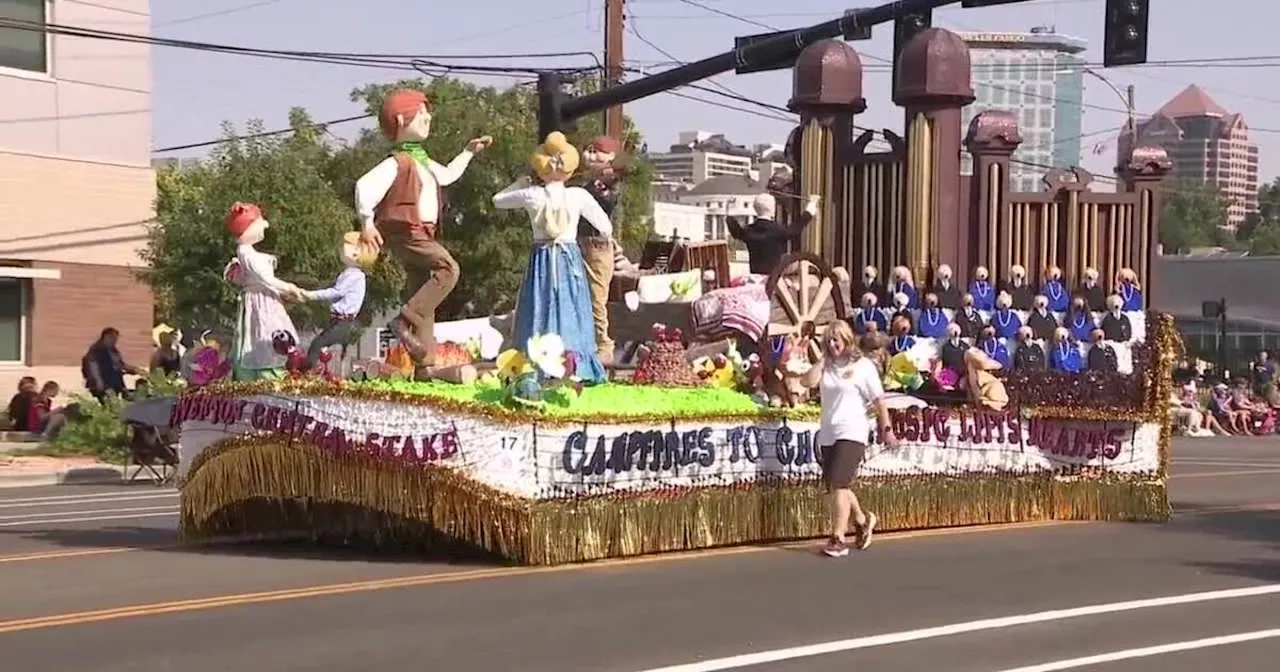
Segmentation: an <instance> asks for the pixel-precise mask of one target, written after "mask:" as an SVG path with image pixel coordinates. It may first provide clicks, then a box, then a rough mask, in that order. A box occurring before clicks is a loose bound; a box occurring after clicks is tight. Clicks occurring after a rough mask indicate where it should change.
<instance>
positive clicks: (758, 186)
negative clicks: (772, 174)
mask: <svg viewBox="0 0 1280 672" xmlns="http://www.w3.org/2000/svg"><path fill="white" fill-rule="evenodd" d="M765 191H768V185H767V184H766V183H765V182H764V181H762V180H759V179H752V177H751V176H750V175H745V174H744V175H717V176H715V177H713V178H711V179H709V180H705V181H703V182H702V183H700V184H698V185H697V186H695V187H694V188H692V189H690V190H688V191H686V192H685V194H686V195H689V196H747V195H754V194H762V193H764V192H765Z"/></svg>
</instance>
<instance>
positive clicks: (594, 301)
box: [578, 135, 624, 366]
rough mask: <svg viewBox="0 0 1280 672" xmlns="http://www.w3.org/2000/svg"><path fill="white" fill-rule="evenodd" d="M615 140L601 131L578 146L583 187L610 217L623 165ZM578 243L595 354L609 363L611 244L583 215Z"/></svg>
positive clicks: (610, 362)
mask: <svg viewBox="0 0 1280 672" xmlns="http://www.w3.org/2000/svg"><path fill="white" fill-rule="evenodd" d="M619 152H620V147H619V145H618V141H617V140H614V139H613V138H611V137H609V136H607V135H605V136H601V137H598V138H596V139H595V140H592V141H591V143H590V144H588V145H587V146H586V147H584V148H583V150H582V159H583V163H584V164H585V165H586V170H585V171H583V173H584V177H585V181H584V183H583V185H582V186H583V188H584V189H586V190H587V193H589V194H591V196H592V197H593V198H595V199H596V202H597V203H599V204H600V208H601V209H602V210H604V214H606V215H608V216H609V217H610V218H612V217H613V211H614V209H616V208H617V206H618V196H619V187H620V186H621V185H620V184H619V180H620V179H621V178H622V177H623V172H624V171H623V168H622V166H621V165H620V163H619V162H618V159H619V158H620V157H619ZM578 247H579V248H580V249H581V250H582V260H583V262H584V264H583V265H584V266H586V271H587V287H588V289H590V291H591V319H592V323H593V325H594V327H595V333H596V356H597V357H598V358H599V359H600V362H601V363H602V364H604V365H605V366H608V365H610V364H612V363H613V339H611V338H609V305H608V302H609V285H610V284H611V283H612V282H613V265H614V244H613V239H612V238H610V237H609V236H601V235H600V233H599V232H598V231H596V229H595V227H593V226H591V224H590V223H589V222H587V220H586V219H583V220H582V221H580V222H579V223H578Z"/></svg>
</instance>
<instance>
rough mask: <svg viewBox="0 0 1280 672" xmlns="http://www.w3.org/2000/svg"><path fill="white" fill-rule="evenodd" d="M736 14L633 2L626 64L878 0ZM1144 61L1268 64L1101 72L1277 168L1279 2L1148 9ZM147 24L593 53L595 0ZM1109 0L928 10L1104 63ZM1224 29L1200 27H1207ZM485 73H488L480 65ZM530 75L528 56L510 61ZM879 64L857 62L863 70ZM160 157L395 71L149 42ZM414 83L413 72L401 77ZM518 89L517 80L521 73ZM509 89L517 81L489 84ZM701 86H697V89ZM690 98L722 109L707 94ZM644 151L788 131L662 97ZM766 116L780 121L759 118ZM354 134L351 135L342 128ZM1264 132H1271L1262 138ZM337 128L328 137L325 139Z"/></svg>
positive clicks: (278, 39)
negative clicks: (1225, 116)
mask: <svg viewBox="0 0 1280 672" xmlns="http://www.w3.org/2000/svg"><path fill="white" fill-rule="evenodd" d="M698 2H700V3H701V4H705V5H707V6H708V7H711V8H714V9H716V10H720V11H723V12H725V13H728V14H733V15H735V16H737V17H741V18H739V19H735V18H728V17H725V16H720V15H717V14H715V13H713V12H712V11H708V10H705V9H700V8H697V7H694V6H691V5H690V4H688V3H686V2H682V1H681V0H628V2H627V7H628V12H629V14H630V19H629V21H628V24H629V27H630V28H632V29H634V30H635V31H636V32H637V33H639V36H641V37H643V38H644V40H647V41H648V42H651V43H652V44H653V45H656V46H657V47H658V48H659V49H661V50H662V51H665V52H667V53H668V54H670V57H669V56H667V55H664V54H663V53H661V52H660V51H658V49H655V48H654V47H653V46H650V45H648V44H646V43H645V41H642V40H641V39H640V38H639V37H637V36H636V35H635V34H633V33H630V32H629V33H628V34H627V40H626V49H625V55H626V57H627V60H628V61H629V64H630V65H631V66H632V67H654V68H661V67H665V66H664V65H663V64H664V63H667V62H670V61H671V60H672V58H671V57H674V58H675V59H678V60H682V61H689V60H696V59H699V58H703V57H706V56H710V55H714V54H716V53H720V52H722V51H726V50H728V49H730V48H732V46H733V38H734V36H737V35H748V34H753V33H759V32H764V31H765V28H762V27H761V26H759V25H752V24H753V23H758V24H765V25H768V26H774V27H778V28H793V27H798V26H806V25H811V24H813V23H817V22H820V21H824V20H827V19H830V18H834V17H835V16H837V15H839V14H840V13H841V12H842V11H843V10H844V9H846V8H849V7H851V6H860V5H874V4H878V0H861V1H859V0H853V2H854V3H856V4H853V5H849V4H841V3H839V2H837V1H836V0H792V1H791V2H787V3H777V2H767V1H766V0H698ZM1151 5H1152V18H1151V42H1150V53H1149V58H1150V60H1152V61H1162V60H1174V59H1178V60H1181V59H1215V58H1218V59H1220V58H1228V57H1231V58H1238V57H1263V56H1271V55H1275V56H1274V59H1273V60H1259V61H1256V62H1255V63H1256V65H1255V66H1254V67H1239V66H1238V65H1237V66H1235V67H1203V66H1202V67H1186V66H1182V67H1152V66H1147V67H1136V68H1115V69H1110V70H1105V71H1102V74H1103V75H1104V76H1105V77H1107V78H1108V79H1109V80H1110V81H1112V82H1113V83H1114V84H1115V85H1116V86H1117V87H1118V88H1121V89H1123V88H1124V87H1125V86H1126V85H1128V84H1133V85H1134V86H1135V87H1136V93H1137V109H1138V110H1139V112H1140V113H1150V112H1153V111H1155V110H1156V109H1158V108H1159V107H1160V106H1161V105H1162V104H1164V103H1165V102H1166V101H1167V100H1168V99H1169V98H1171V97H1172V96H1174V95H1175V94H1176V93H1178V91H1180V90H1181V89H1183V88H1184V87H1185V86H1186V85H1188V84H1190V83H1197V84H1200V85H1201V87H1202V88H1203V89H1205V90H1206V91H1207V92H1208V93H1209V94H1210V95H1211V96H1213V97H1214V99H1215V100H1217V102H1218V103H1219V104H1220V105H1222V106H1223V107H1225V108H1226V109H1228V110H1230V111H1238V112H1243V113H1244V115H1245V119H1246V121H1247V122H1248V123H1249V125H1250V126H1251V127H1253V128H1254V129H1255V130H1254V131H1253V138H1254V140H1255V141H1256V142H1257V143H1258V144H1259V146H1260V150H1259V151H1260V161H1261V166H1260V170H1261V175H1260V177H1261V179H1263V180H1264V181H1266V180H1270V179H1271V178H1272V177H1274V176H1275V175H1276V174H1277V173H1280V151H1278V150H1280V119H1278V118H1277V116H1280V111H1278V108H1280V92H1276V91H1277V89H1280V47H1272V46H1267V45H1268V38H1271V37H1274V35H1275V31H1276V30H1277V25H1278V24H1280V4H1277V3H1276V2H1274V0H1152V2H1151ZM151 6H152V17H153V18H152V26H153V32H154V34H155V35H156V36H157V37H167V38H175V39H187V40H195V41H205V42H216V43H221V44H233V45H242V46H251V47H258V48H265V49H293V50H311V51H345V52H383V53H414V54H495V53H528V52H548V51H552V52H564V51H578V50H582V51H593V52H597V53H599V52H600V51H601V50H602V43H603V37H602V34H603V31H602V19H601V10H602V6H603V0H542V1H541V2H528V1H522V0H472V1H471V2H453V1H449V0H362V1H361V2H358V3H357V2H351V1H350V0H257V1H254V0H205V1H204V2H201V3H193V2H189V1H186V0H182V1H180V0H152V2H151ZM1103 7H1104V0H1029V1H1028V2H1024V3H1022V4H1016V5H1006V6H1003V7H991V8H985V9H962V8H960V6H959V3H956V4H955V5H954V6H951V7H948V8H944V9H941V10H937V11H936V12H935V13H934V25H936V26H941V27H946V28H950V29H953V30H998V31H1003V30H1016V31H1025V30H1027V29H1029V28H1031V27H1032V26H1037V25H1053V26H1056V28H1057V30H1058V32H1060V33H1065V34H1068V35H1072V36H1076V37H1081V38H1084V39H1086V40H1088V41H1089V51H1088V52H1086V54H1085V57H1086V60H1088V61H1089V62H1100V61H1101V58H1102V55H1101V41H1102V31H1103ZM1214 25H1217V26H1220V28H1218V29H1211V28H1210V27H1211V26H1214ZM853 44H854V46H855V47H856V48H857V49H858V51H859V52H860V53H863V54H868V55H874V56H879V57H884V56H888V55H889V53H890V51H891V46H892V28H891V26H889V25H884V26H879V27H877V28H876V30H875V36H874V39H873V40H871V41H869V42H855V43H853ZM591 62H592V61H591V60H590V59H589V58H587V57H579V58H576V59H559V60H541V61H538V63H540V64H544V65H547V66H584V65H590V64H591ZM486 63H490V64H492V63H493V62H486ZM506 63H517V64H528V63H531V62H530V61H527V60H526V61H506ZM875 63H877V61H875V60H874V59H872V58H864V64H868V65H873V64H875ZM154 71H155V89H154V90H155V95H154V109H155V116H154V125H155V126H154V129H155V131H154V133H155V146H156V147H165V146H169V145H178V144H185V143H190V142H199V141H203V140H210V139H213V138H215V137H217V136H218V134H219V132H220V131H219V126H220V124H221V123H222V122H223V121H231V122H233V123H235V124H243V123H244V121H246V120H248V119H253V118H259V119H263V120H264V121H265V122H266V123H267V125H268V126H269V127H271V128H276V127H281V126H284V125H285V124H286V114H287V111H288V109H289V107H290V106H294V105H300V106H303V107H306V108H307V109H308V110H310V111H311V113H312V114H313V115H314V116H315V117H316V118H317V119H321V120H324V119H333V118H339V117H343V116H349V115H352V114H356V113H359V112H360V111H361V110H360V109H359V108H358V107H357V106H356V105H355V104H353V103H351V102H350V100H349V96H348V94H349V92H350V91H351V89H352V88H354V87H356V86H360V85H362V84H366V83H370V82H379V81H392V80H394V79H397V78H399V77H401V76H405V74H406V73H403V72H398V71H394V70H389V69H381V68H364V67H351V66H343V65H329V64H313V63H295V62H286V61H275V60H267V59H260V58H249V57H241V56H230V55H225V54H217V53H206V52H200V51H190V50H183V49H171V48H163V47H157V48H156V50H155V59H154ZM410 74H411V73H410ZM526 79H527V78H526ZM481 81H485V82H487V83H492V84H493V85H495V86H506V85H509V84H511V83H512V82H513V81H514V80H512V79H505V78H501V77H496V78H495V77H486V78H483V79H482V80H481ZM1085 81H1086V90H1085V106H1086V109H1085V111H1084V132H1085V133H1086V134H1088V133H1090V132H1094V131H1100V130H1103V129H1108V128H1118V127H1119V126H1120V125H1121V124H1123V123H1124V117H1125V115H1124V112H1123V108H1124V105H1123V103H1122V101H1121V100H1120V99H1119V97H1118V96H1117V94H1116V93H1115V92H1113V91H1111V90H1110V89H1109V88H1107V87H1106V86H1105V85H1103V84H1102V82H1099V81H1097V80H1095V79H1091V78H1087V79H1086V80H1085ZM716 82H718V83H719V84H720V85H723V86H726V87H728V88H729V89H731V90H733V91H735V92H738V93H741V94H742V95H745V96H748V97H751V98H753V99H755V100H759V101H762V102H768V103H771V104H776V105H785V104H786V101H787V99H788V98H789V96H790V93H791V80H790V73H789V72H787V71H782V72H771V73H761V74H753V75H744V76H735V75H733V74H732V73H730V74H727V75H724V76H721V77H718V78H716ZM703 84H704V85H706V84H708V82H703ZM863 91H864V95H865V96H866V98H867V101H868V109H867V111H866V112H865V113H863V114H862V115H860V116H859V117H858V124H859V125H861V126H869V127H873V128H880V127H887V128H891V129H900V128H901V126H902V116H901V111H900V109H899V108H897V107H896V106H894V105H893V103H892V102H891V101H890V99H889V75H888V74H887V72H886V71H885V70H883V69H878V68H874V67H873V68H871V69H870V71H869V72H868V73H867V75H866V76H865V78H864V84H863ZM685 93H688V94H691V95H696V96H698V97H701V98H706V99H712V100H719V101H720V102H725V103H728V104H730V105H731V106H733V107H738V108H742V109H749V108H750V106H748V105H743V104H740V103H733V102H732V101H727V100H725V99H723V98H717V97H715V96H711V95H709V94H706V93H701V92H697V91H689V90H685ZM627 112H628V113H629V114H630V115H632V116H633V117H634V118H635V120H636V122H637V123H638V124H639V126H640V129H641V131H642V132H643V133H644V136H645V139H646V140H647V141H648V142H649V144H650V146H651V147H652V148H663V147H665V146H666V145H669V144H671V143H673V142H675V136H676V133H677V132H678V131H681V130H694V129H700V130H709V131H718V132H723V133H724V134H725V135H726V136H727V137H728V138H729V139H730V140H732V141H734V142H737V143H740V144H752V143H757V142H761V143H763V142H776V143H780V142H782V141H783V139H784V138H785V134H786V132H787V130H788V129H789V126H788V124H787V123H785V122H784V121H781V120H777V119H770V118H765V117H762V116H758V115H755V114H751V113H748V112H744V111H734V110H727V109H723V108H718V107H712V106H708V105H704V104H701V103H698V102H693V101H690V100H686V99H681V98H677V97H674V96H669V95H658V96H654V97H652V98H649V99H645V100H642V101H638V102H636V103H634V104H632V105H630V106H628V107H627ZM765 114H766V115H768V116H777V113H770V112H765ZM353 126H354V125H349V126H348V127H347V129H348V131H349V130H351V129H352V128H353ZM1266 129H1273V130H1272V132H1265V131H1266ZM336 130H337V129H335V131H336ZM1099 141H1101V142H1104V143H1105V145H1104V146H1103V147H1102V153H1101V154H1094V150H1095V147H1094V145H1093V144H1086V146H1085V147H1084V154H1085V156H1086V159H1085V164H1086V167H1088V168H1089V169H1091V170H1094V171H1096V172H1100V173H1101V172H1107V171H1108V170H1109V167H1110V166H1112V165H1113V162H1114V156H1115V153H1114V152H1115V143H1114V137H1113V136H1112V135H1109V134H1108V135H1098V136H1092V137H1091V138H1089V139H1087V140H1086V143H1094V142H1099Z"/></svg>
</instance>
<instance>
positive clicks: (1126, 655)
mask: <svg viewBox="0 0 1280 672" xmlns="http://www.w3.org/2000/svg"><path fill="white" fill-rule="evenodd" d="M1274 637H1280V628H1275V629H1271V630H1256V631H1254V632H1242V633H1240V634H1236V635H1223V636H1222V637H1206V638H1205V639H1197V640H1193V641H1190V642H1174V643H1172V644H1161V645H1159V646H1144V647H1142V648H1140V649H1127V650H1125V651H1114V652H1112V653H1101V654H1098V655H1096V656H1084V657H1083V658H1072V659H1070V660H1058V661H1054V662H1052V663H1041V664H1039V665H1028V666H1026V667H1015V668H1010V669H1008V670H1002V671H1001V672H1058V671H1059V670H1073V669H1075V668H1077V667H1087V666H1089V665H1101V664H1103V663H1114V662H1116V661H1120V660H1132V659H1134V658H1148V657H1150V656H1161V655H1164V654H1167V653H1178V652H1181V651H1194V650H1196V649H1207V648H1210V647H1214V646H1229V645H1231V644H1243V643H1245V642H1256V641H1258V640H1261V639H1272V638H1274Z"/></svg>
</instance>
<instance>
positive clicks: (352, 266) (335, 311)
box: [301, 231, 377, 369]
mask: <svg viewBox="0 0 1280 672" xmlns="http://www.w3.org/2000/svg"><path fill="white" fill-rule="evenodd" d="M341 254H342V264H343V265H344V266H346V268H344V269H342V272H341V273H339V274H338V279H337V280H335V281H334V283H333V286H332V287H329V288H327V289H316V290H311V291H307V290H303V291H302V292H301V294H302V297H303V298H306V299H310V300H312V301H324V302H326V303H329V304H330V317H331V319H330V322H329V326H328V327H327V328H326V329H325V330H324V331H322V332H320V335H319V336H316V337H315V340H313V341H311V346H310V347H309V348H307V368H308V369H313V368H315V366H316V364H317V363H318V362H319V361H320V353H321V352H323V351H324V349H325V348H327V347H329V346H330V345H337V344H339V343H346V342H348V341H349V340H350V339H351V336H352V334H353V333H354V332H355V331H357V330H358V329H359V328H360V323H359V321H358V320H357V319H356V318H357V317H358V316H359V315H360V308H361V307H363V306H364V293H365V284H366V278H365V272H364V269H365V268H368V267H370V266H372V265H373V263H374V262H375V261H376V260H377V256H376V255H374V254H372V253H370V252H368V251H365V250H364V249H362V248H361V246H360V234H359V233H357V232H355V231H351V232H348V233H347V234H345V235H344V236H342V252H341Z"/></svg>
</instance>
